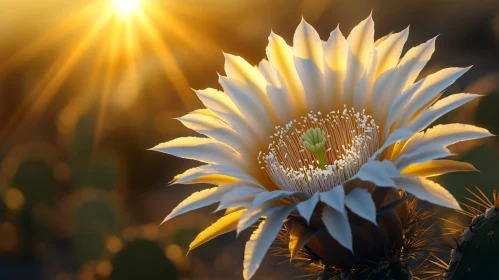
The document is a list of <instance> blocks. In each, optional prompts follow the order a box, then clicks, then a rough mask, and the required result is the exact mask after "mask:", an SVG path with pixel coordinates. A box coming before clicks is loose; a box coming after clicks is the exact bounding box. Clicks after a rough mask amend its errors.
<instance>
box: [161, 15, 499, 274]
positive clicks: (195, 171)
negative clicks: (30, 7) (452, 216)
mask: <svg viewBox="0 0 499 280" xmlns="http://www.w3.org/2000/svg"><path fill="white" fill-rule="evenodd" d="M408 35H409V29H408V28H406V29H404V30H402V31H401V32H398V33H394V34H390V35H388V36H385V37H381V38H380V39H378V40H376V41H375V40H374V22H373V20H372V17H371V16H369V17H368V18H367V19H365V20H364V21H362V22H361V23H360V24H358V25H357V26H356V27H354V28H353V30H352V31H351V32H350V34H349V35H348V36H347V37H345V36H344V35H343V34H342V32H341V31H340V29H339V27H338V28H336V29H334V30H333V31H332V32H331V34H330V36H329V38H328V39H327V40H326V41H322V39H321V38H320V36H319V34H318V33H317V32H316V31H315V29H314V28H313V27H312V26H310V25H309V24H308V23H307V22H305V21H304V20H302V22H301V23H300V24H299V26H298V28H297V29H296V32H295V34H294V37H293V42H292V43H293V44H292V46H290V45H288V44H287V43H286V41H285V40H284V39H283V38H281V37H279V36H278V35H276V34H274V33H271V35H270V37H269V44H268V46H267V49H266V53H267V58H266V59H263V60H262V61H261V62H260V63H259V65H258V66H253V65H251V64H250V63H249V62H247V61H246V60H244V59H243V58H241V57H239V56H234V55H229V54H226V55H225V73H226V76H220V77H219V83H220V85H221V87H222V88H223V91H219V90H217V89H213V88H209V89H204V90H196V91H195V92H196V94H197V96H198V97H199V99H200V100H201V101H202V103H203V104H204V106H205V107H206V108H203V109H199V110H196V111H194V112H192V113H189V114H187V115H185V116H183V117H181V118H179V120H180V121H181V122H182V123H183V124H184V125H185V126H186V127H187V128H189V129H192V130H194V131H196V132H198V133H200V134H203V135H204V136H206V137H182V138H178V139H174V140H172V141H170V142H166V143H162V144H159V145H157V146H156V147H154V148H153V150H156V151H160V152H164V153H167V154H171V155H174V156H177V157H182V158H188V159H192V160H196V161H199V162H202V163H205V164H204V165H201V166H199V167H195V168H192V169H189V170H187V171H185V172H184V173H182V174H180V175H177V176H176V177H175V179H174V180H173V184H195V183H206V184H212V185H215V187H212V188H208V189H205V190H202V191H199V192H196V193H194V194H192V195H191V196H189V197H188V198H187V199H185V200H184V201H182V202H181V203H180V204H179V205H178V206H177V207H176V208H175V209H174V210H173V211H172V212H171V213H170V214H169V215H168V216H167V217H166V219H165V221H167V220H169V219H171V218H173V217H176V216H178V215H181V214H183V213H186V212H188V211H192V210H195V209H199V208H201V207H205V206H209V205H212V204H216V203H217V204H218V208H217V210H225V215H224V216H223V217H221V218H220V219H219V220H218V221H216V222H215V223H214V224H213V225H211V226H210V227H208V228H207V229H206V230H204V231H203V232H201V233H200V234H199V235H198V236H197V237H196V239H195V240H194V241H193V243H192V244H191V246H190V249H193V248H195V247H197V246H199V245H201V244H203V243H204V242H206V241H209V240H211V239H213V238H215V237H217V236H219V235H221V234H224V233H227V232H230V231H234V230H235V231H237V233H239V232H241V231H243V230H245V229H247V228H249V227H250V226H252V225H253V224H255V223H257V222H259V221H261V222H260V223H259V225H258V227H257V228H256V229H255V230H254V232H253V234H252V235H251V237H250V240H249V241H248V242H247V243H246V248H245V252H244V271H243V276H244V279H250V278H251V277H252V276H253V275H254V274H255V272H256V271H257V269H258V267H259V265H260V263H261V262H262V259H263V257H264V256H265V254H266V252H267V250H268V249H269V248H270V246H271V244H272V242H273V241H274V239H275V238H276V236H277V235H278V233H279V232H280V230H281V228H282V227H283V224H284V223H285V221H286V223H288V222H290V223H293V226H292V229H291V230H292V239H291V242H290V250H291V255H293V254H294V253H295V252H296V251H297V250H299V249H300V248H302V247H304V246H307V248H309V249H310V250H312V251H314V253H316V254H317V255H319V256H320V257H321V258H322V259H323V260H324V261H325V262H328V263H330V264H331V265H337V266H350V265H355V263H356V262H357V261H358V260H362V259H366V260H367V259H370V258H371V257H372V255H371V253H370V252H369V250H371V249H372V248H373V246H374V247H376V246H381V247H383V246H386V245H387V244H391V245H393V244H398V243H400V239H401V238H402V226H403V224H404V223H405V222H406V221H405V220H404V219H406V218H404V217H406V214H404V210H403V209H404V207H405V206H406V205H407V204H406V202H404V201H403V199H404V198H403V195H406V194H407V193H408V194H411V195H413V196H415V197H417V198H418V199H420V200H425V201H428V202H431V203H434V204H438V205H441V206H445V207H449V208H454V209H459V204H458V203H457V201H456V200H455V198H454V197H453V196H452V195H451V194H450V193H449V192H448V191H447V190H446V189H445V188H444V187H443V186H441V185H440V184H438V183H436V182H433V181H431V180H430V179H428V178H429V177H434V176H438V175H441V174H444V173H448V172H454V171H473V170H475V169H474V168H473V166H471V165H470V164H468V163H462V162H457V161H453V160H447V159H443V158H445V157H448V156H450V155H451V152H450V151H449V150H448V148H447V147H448V146H449V145H452V144H454V143H457V142H461V141H466V140H472V139H478V138H483V137H487V136H490V135H491V134H490V133H489V132H488V131H487V130H486V129H483V128H479V127H475V126H472V125H465V124H444V125H437V126H434V127H431V128H428V129H426V128H427V127H428V126H430V125H431V124H432V123H433V122H434V121H435V120H436V119H438V118H439V117H441V116H442V115H444V114H446V113H447V112H449V111H451V110H453V109H455V108H457V107H459V106H461V105H463V104H465V103H467V102H469V101H471V100H473V99H475V98H476V97H477V96H478V95H475V94H470V93H458V94H453V95H450V96H448V97H445V98H443V99H440V100H439V98H440V97H441V95H442V92H443V91H444V90H445V89H446V88H447V87H448V86H450V85H451V84H452V83H454V81H456V80H457V79H458V78H459V77H460V76H461V75H463V74H464V73H465V72H466V71H467V70H468V69H469V67H467V68H446V69H442V70H440V71H438V72H436V73H434V74H431V75H428V76H427V77H424V78H421V79H419V80H418V79H417V77H418V75H419V74H420V71H421V70H422V69H423V67H424V66H425V64H426V63H427V62H428V61H429V59H430V57H431V55H432V53H433V51H434V48H435V38H433V39H431V40H429V41H427V42H425V43H422V44H421V45H419V46H416V47H413V48H411V49H409V50H408V51H407V52H406V53H405V54H404V55H403V56H402V57H401V54H402V49H403V47H404V44H405V42H406V40H407V37H408ZM400 57H401V58H400ZM425 129H426V131H424V132H423V130H425ZM401 194H402V195H401ZM404 203H405V206H404ZM390 207H392V208H396V209H395V210H396V211H395V210H394V209H392V210H393V211H391V212H390V211H387V209H388V210H389V209H390ZM383 211H385V212H386V213H385V212H383ZM380 215H382V217H381V216H380ZM378 240H388V241H386V242H380V243H374V244H373V242H378ZM325 248H327V250H325ZM366 248H367V249H366ZM377 252H378V251H376V250H374V251H373V254H378V253H377ZM354 256H355V257H354Z"/></svg>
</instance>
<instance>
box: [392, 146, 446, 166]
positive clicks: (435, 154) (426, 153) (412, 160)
mask: <svg viewBox="0 0 499 280" xmlns="http://www.w3.org/2000/svg"><path fill="white" fill-rule="evenodd" d="M451 155H452V153H451V152H450V151H449V150H448V149H447V148H443V147H433V148H428V149H417V150H415V151H414V152H412V153H410V154H402V155H400V156H398V157H397V159H396V160H395V166H396V167H397V169H398V170H402V169H404V168H406V167H407V166H409V165H411V164H416V163H424V162H427V161H429V160H433V159H439V158H444V157H448V156H451Z"/></svg>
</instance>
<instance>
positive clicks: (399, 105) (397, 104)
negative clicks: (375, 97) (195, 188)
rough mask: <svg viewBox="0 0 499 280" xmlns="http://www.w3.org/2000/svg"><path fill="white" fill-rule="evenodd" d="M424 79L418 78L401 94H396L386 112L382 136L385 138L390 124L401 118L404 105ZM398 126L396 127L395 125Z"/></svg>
mask: <svg viewBox="0 0 499 280" xmlns="http://www.w3.org/2000/svg"><path fill="white" fill-rule="evenodd" d="M424 81H425V79H421V80H419V81H418V82H417V83H414V84H412V85H411V86H409V87H408V88H407V89H406V90H405V91H404V92H403V93H402V94H400V95H398V96H397V97H396V98H395V100H393V102H392V105H391V108H390V111H389V113H388V118H387V121H386V124H385V127H384V132H383V136H384V138H386V137H387V136H388V134H389V133H390V130H391V127H392V124H393V123H394V122H395V121H396V120H397V119H400V118H402V117H401V115H402V114H403V113H404V110H405V106H406V105H407V103H409V101H410V100H411V98H412V96H413V95H414V94H415V93H416V91H418V90H419V88H420V87H421V86H422V85H423V82H424ZM395 128H398V127H395Z"/></svg>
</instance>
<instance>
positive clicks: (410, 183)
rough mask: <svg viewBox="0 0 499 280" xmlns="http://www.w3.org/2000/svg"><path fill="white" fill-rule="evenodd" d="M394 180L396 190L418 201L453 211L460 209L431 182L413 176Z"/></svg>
mask: <svg viewBox="0 0 499 280" xmlns="http://www.w3.org/2000/svg"><path fill="white" fill-rule="evenodd" d="M394 180H395V182H396V183H397V188H399V189H403V190H405V191H407V192H408V193H410V194H413V195H414V196H416V197H417V198H418V199H421V200H426V201H428V202H431V203H433V204H438V205H441V206H445V207H449V208H453V209H458V210H460V209H461V207H460V206H459V203H458V202H457V201H456V199H455V198H454V197H453V196H452V194H451V193H449V191H447V190H446V189H445V188H443V187H442V186H441V185H439V184H437V183H435V182H433V181H430V180H428V179H425V178H421V177H417V176H413V175H404V177H402V178H396V179H394Z"/></svg>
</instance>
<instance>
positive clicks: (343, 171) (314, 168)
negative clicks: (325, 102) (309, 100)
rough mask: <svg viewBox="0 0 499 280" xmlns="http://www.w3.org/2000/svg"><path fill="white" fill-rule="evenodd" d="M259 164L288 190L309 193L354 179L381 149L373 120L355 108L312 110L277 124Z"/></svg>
mask: <svg viewBox="0 0 499 280" xmlns="http://www.w3.org/2000/svg"><path fill="white" fill-rule="evenodd" d="M270 138H271V139H272V142H271V143H270V144H269V145H268V150H267V152H260V153H259V155H258V161H259V163H260V164H261V165H262V169H265V170H266V171H267V173H268V174H269V176H270V177H271V178H272V180H273V181H274V183H275V184H276V185H277V186H278V187H279V188H281V189H283V190H288V191H302V192H305V193H307V194H309V195H313V194H314V193H316V192H323V191H328V190H330V189H332V188H334V187H335V186H338V185H340V184H342V183H343V182H345V181H346V180H348V179H350V178H351V177H352V176H354V175H355V174H356V173H357V172H358V171H359V169H360V167H361V166H362V165H363V164H364V163H366V162H367V160H368V159H369V158H370V157H371V156H372V155H373V154H374V152H375V151H376V150H377V149H378V148H379V146H378V126H377V125H376V123H375V122H374V119H373V118H372V117H371V116H369V115H366V114H364V112H362V113H360V112H356V111H355V110H354V109H346V108H345V109H344V110H343V111H341V112H340V111H339V110H338V111H332V112H330V113H329V114H327V115H323V114H321V112H318V113H314V112H310V113H309V114H308V115H307V116H304V117H301V118H300V119H299V120H293V121H291V122H289V123H288V124H286V125H285V126H284V127H281V126H277V127H276V131H275V133H274V134H273V136H270Z"/></svg>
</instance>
